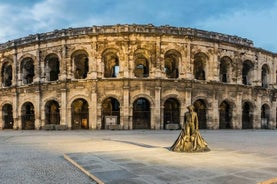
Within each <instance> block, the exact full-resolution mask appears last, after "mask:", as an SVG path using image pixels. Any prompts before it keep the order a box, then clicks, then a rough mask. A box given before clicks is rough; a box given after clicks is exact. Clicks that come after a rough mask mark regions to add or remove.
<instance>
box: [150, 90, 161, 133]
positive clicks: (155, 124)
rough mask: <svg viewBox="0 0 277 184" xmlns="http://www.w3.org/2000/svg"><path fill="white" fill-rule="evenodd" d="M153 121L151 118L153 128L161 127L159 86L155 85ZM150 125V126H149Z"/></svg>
mask: <svg viewBox="0 0 277 184" xmlns="http://www.w3.org/2000/svg"><path fill="white" fill-rule="evenodd" d="M153 111H154V112H153V115H154V116H153V120H154V121H153V123H152V119H151V124H152V125H153V128H154V129H161V128H162V124H161V87H159V86H156V87H155V106H154V108H153ZM151 127H152V126H151Z"/></svg>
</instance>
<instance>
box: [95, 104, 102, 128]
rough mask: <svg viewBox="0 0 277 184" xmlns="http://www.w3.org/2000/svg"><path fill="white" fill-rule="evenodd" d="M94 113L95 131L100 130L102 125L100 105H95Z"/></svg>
mask: <svg viewBox="0 0 277 184" xmlns="http://www.w3.org/2000/svg"><path fill="white" fill-rule="evenodd" d="M96 107H97V108H96V113H97V116H96V117H97V122H96V129H98V130H100V129H101V125H102V114H101V111H102V105H101V104H98V103H97V104H96Z"/></svg>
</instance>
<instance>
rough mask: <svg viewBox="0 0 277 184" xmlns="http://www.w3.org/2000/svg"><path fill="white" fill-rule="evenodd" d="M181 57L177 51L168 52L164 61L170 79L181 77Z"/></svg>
mask: <svg viewBox="0 0 277 184" xmlns="http://www.w3.org/2000/svg"><path fill="white" fill-rule="evenodd" d="M179 57H180V54H178V53H177V52H176V51H173V50H171V51H168V52H167V53H166V54H165V57H164V58H165V59H164V70H165V74H166V76H167V77H168V78H178V77H179V69H178V66H179Z"/></svg>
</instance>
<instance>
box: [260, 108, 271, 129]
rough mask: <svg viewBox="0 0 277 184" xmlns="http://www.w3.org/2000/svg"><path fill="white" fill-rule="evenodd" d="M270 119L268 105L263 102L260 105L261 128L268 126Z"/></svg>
mask: <svg viewBox="0 0 277 184" xmlns="http://www.w3.org/2000/svg"><path fill="white" fill-rule="evenodd" d="M269 121H270V106H269V105H268V104H266V103H265V104H263V105H262V106H261V128H264V129H266V128H269Z"/></svg>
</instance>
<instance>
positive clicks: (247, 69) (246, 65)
mask: <svg viewBox="0 0 277 184" xmlns="http://www.w3.org/2000/svg"><path fill="white" fill-rule="evenodd" d="M253 68H254V66H253V64H252V62H251V61H249V60H246V61H244V62H243V66H242V83H243V84H244V85H251V83H252V81H251V75H252V71H253Z"/></svg>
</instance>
